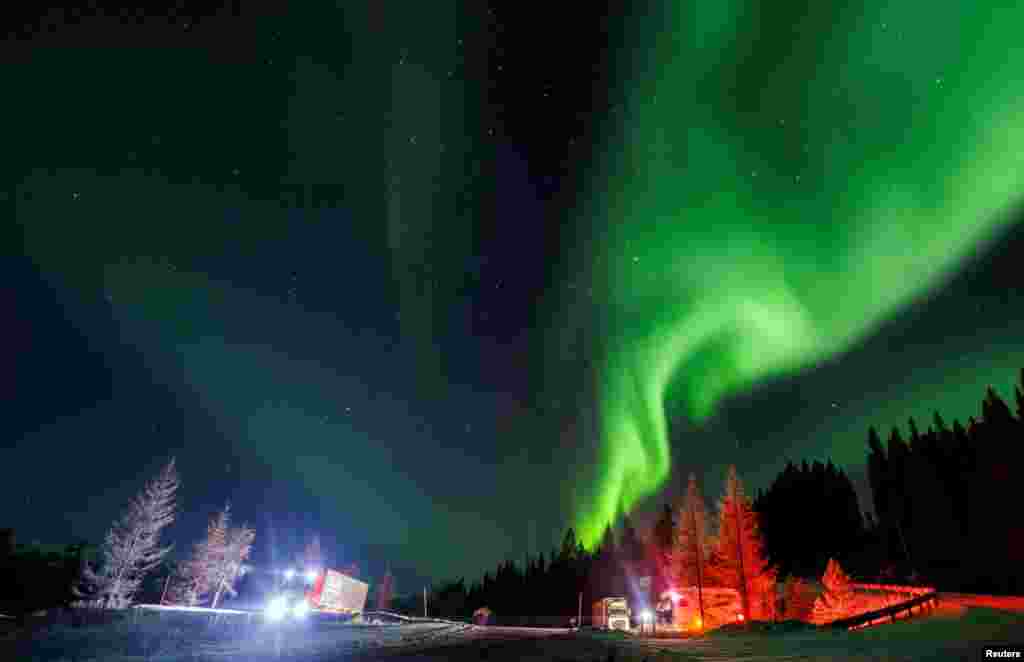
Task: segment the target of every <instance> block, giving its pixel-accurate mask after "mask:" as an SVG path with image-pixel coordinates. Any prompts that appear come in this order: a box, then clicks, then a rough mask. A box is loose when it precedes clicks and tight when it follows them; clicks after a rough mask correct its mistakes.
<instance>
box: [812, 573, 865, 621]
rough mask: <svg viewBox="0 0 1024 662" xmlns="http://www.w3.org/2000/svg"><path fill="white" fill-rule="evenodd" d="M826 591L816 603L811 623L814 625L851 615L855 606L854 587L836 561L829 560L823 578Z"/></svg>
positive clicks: (822, 581)
mask: <svg viewBox="0 0 1024 662" xmlns="http://www.w3.org/2000/svg"><path fill="white" fill-rule="evenodd" d="M821 583H822V585H823V586H824V590H823V591H822V593H821V595H819V596H818V598H817V599H816V600H815V601H814V608H813V609H812V611H811V621H812V622H814V623H819V624H821V623H830V622H831V621H834V620H836V619H839V618H843V617H845V616H848V615H849V614H850V610H851V608H852V606H853V601H854V595H853V587H852V586H851V585H850V578H849V576H847V574H846V573H845V572H843V569H842V568H841V567H840V566H839V563H838V562H837V561H836V560H835V559H829V561H828V566H827V567H826V568H825V574H824V575H822V577H821Z"/></svg>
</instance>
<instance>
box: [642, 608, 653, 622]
mask: <svg viewBox="0 0 1024 662" xmlns="http://www.w3.org/2000/svg"><path fill="white" fill-rule="evenodd" d="M640 618H642V619H643V621H644V623H650V622H651V610H650V609H644V610H643V611H642V612H640Z"/></svg>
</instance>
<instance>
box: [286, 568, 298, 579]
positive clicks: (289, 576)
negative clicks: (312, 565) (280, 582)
mask: <svg viewBox="0 0 1024 662" xmlns="http://www.w3.org/2000/svg"><path fill="white" fill-rule="evenodd" d="M294 576H295V571H294V570H292V569H291V568H288V569H287V570H285V571H284V578H285V579H287V580H288V581H291V579H292V577H294Z"/></svg>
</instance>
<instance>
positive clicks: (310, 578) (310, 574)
mask: <svg viewBox="0 0 1024 662" xmlns="http://www.w3.org/2000/svg"><path fill="white" fill-rule="evenodd" d="M316 575H317V572H316V570H307V571H306V581H307V582H311V581H313V580H314V579H316Z"/></svg>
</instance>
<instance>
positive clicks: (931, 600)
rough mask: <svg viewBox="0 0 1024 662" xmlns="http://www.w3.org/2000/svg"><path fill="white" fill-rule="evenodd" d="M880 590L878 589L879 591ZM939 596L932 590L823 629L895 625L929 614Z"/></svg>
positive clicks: (838, 621) (834, 623) (936, 603)
mask: <svg viewBox="0 0 1024 662" xmlns="http://www.w3.org/2000/svg"><path fill="white" fill-rule="evenodd" d="M879 590H880V589H879ZM938 603H939V594H938V593H936V592H935V591H934V590H933V591H931V592H930V593H924V594H921V595H917V596H915V597H913V598H911V599H910V600H906V601H904V602H900V603H897V604H894V605H890V606H888V607H885V608H883V609H876V610H875V611H869V612H865V613H863V614H857V615H856V616H850V617H849V618H841V619H839V620H837V621H832V622H831V623H826V624H825V625H823V626H822V627H825V628H842V629H845V630H859V629H861V628H866V627H871V626H872V625H879V624H881V623H895V622H896V621H898V620H901V618H902V619H904V620H905V619H907V618H910V617H911V616H913V615H914V614H922V613H926V612H931V611H933V610H934V609H935V607H936V606H938Z"/></svg>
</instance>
